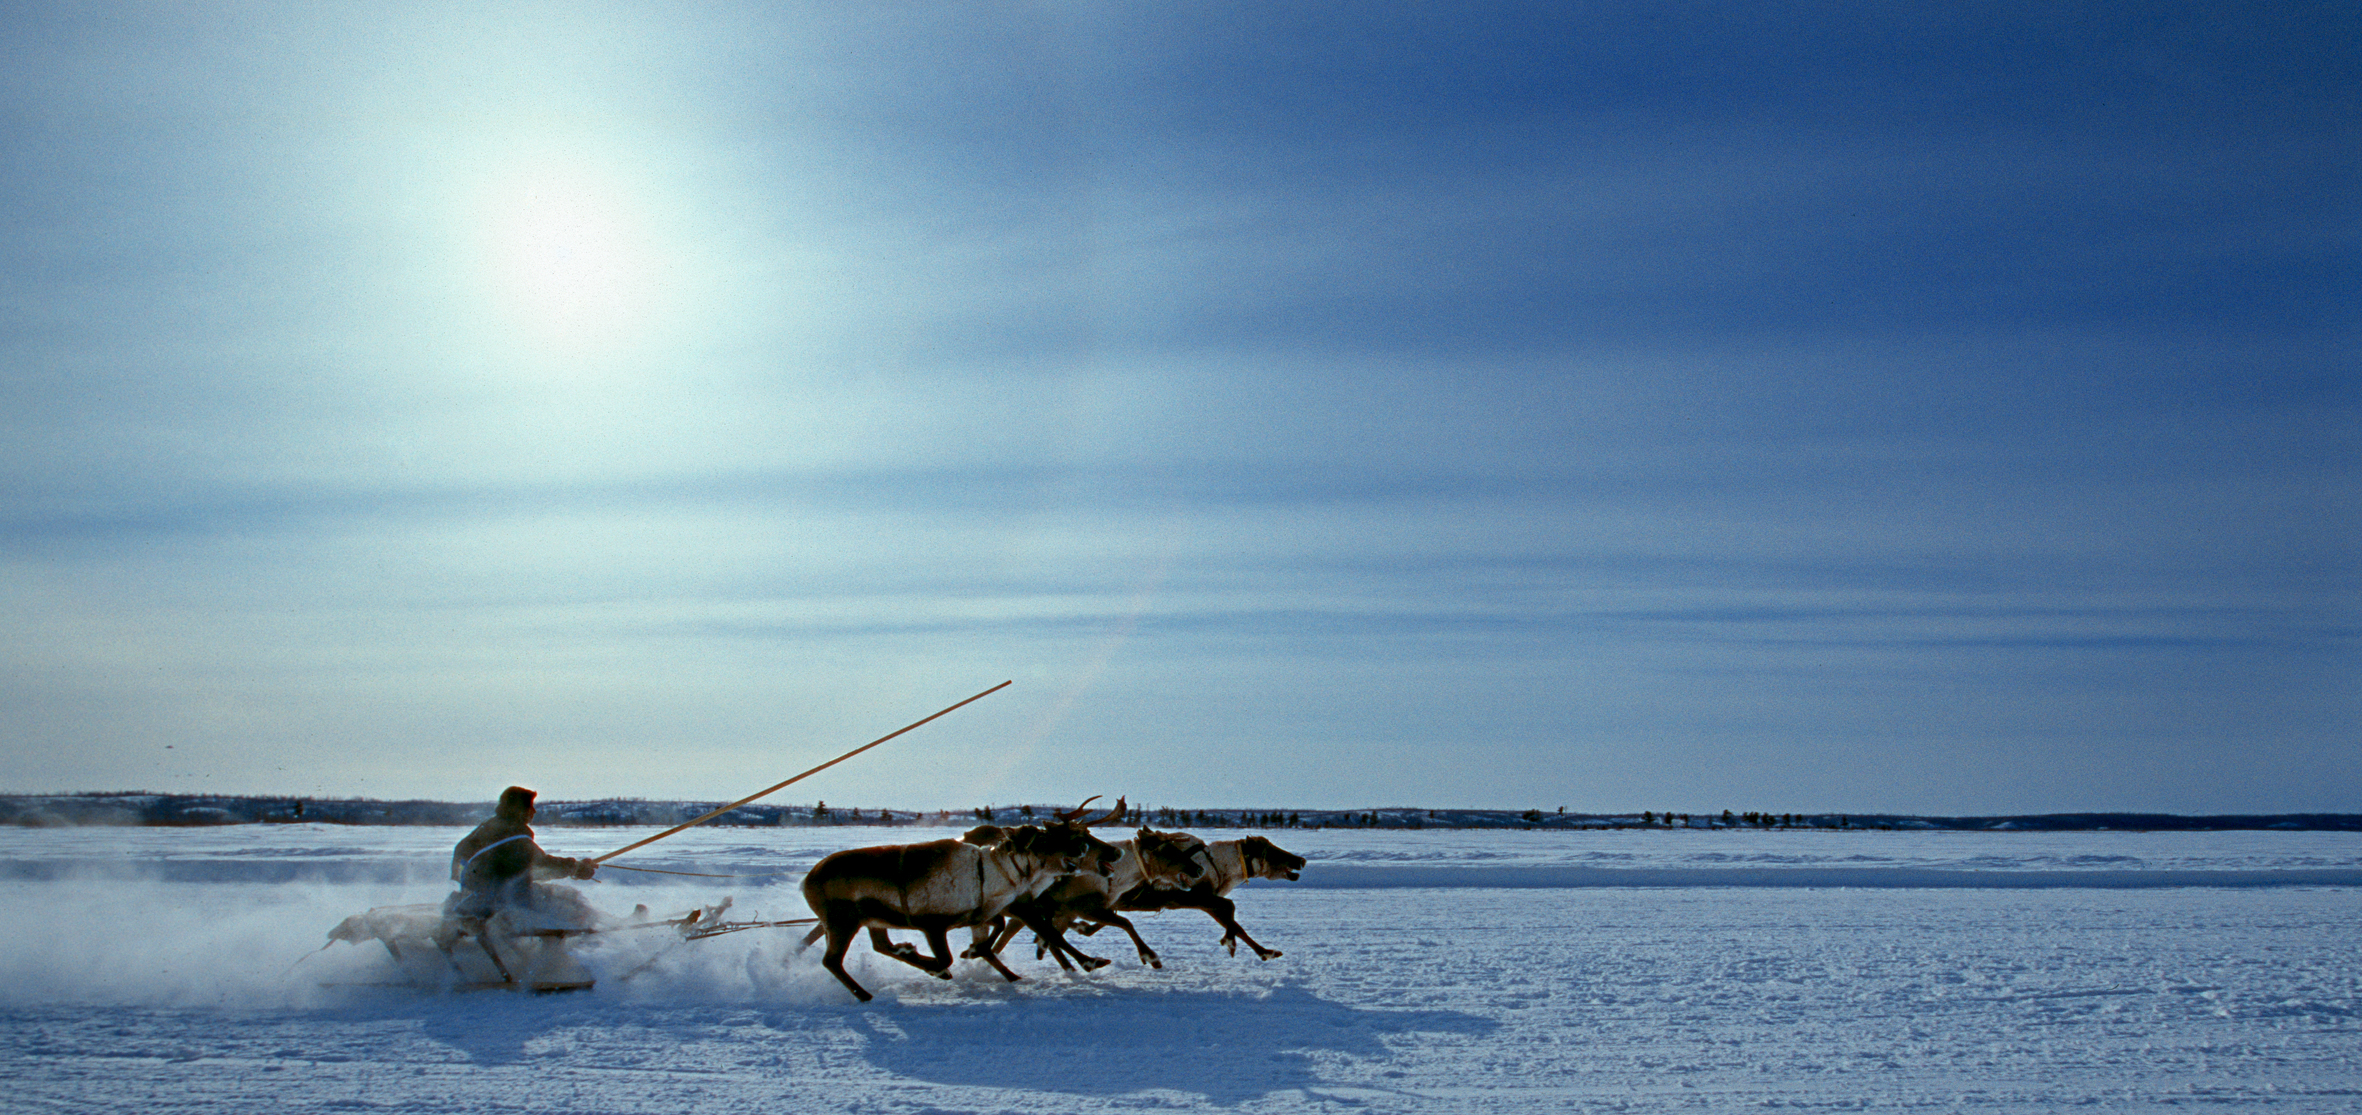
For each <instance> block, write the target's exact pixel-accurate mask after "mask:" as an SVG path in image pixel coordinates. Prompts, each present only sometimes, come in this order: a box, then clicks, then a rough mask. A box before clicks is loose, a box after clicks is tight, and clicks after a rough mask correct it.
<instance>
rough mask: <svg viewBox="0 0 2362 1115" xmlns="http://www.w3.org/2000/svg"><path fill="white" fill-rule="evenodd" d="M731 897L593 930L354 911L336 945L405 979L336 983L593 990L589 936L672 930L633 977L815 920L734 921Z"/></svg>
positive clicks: (403, 911)
mask: <svg viewBox="0 0 2362 1115" xmlns="http://www.w3.org/2000/svg"><path fill="white" fill-rule="evenodd" d="M729 908H730V899H727V898H725V899H723V900H722V901H721V902H719V903H717V904H715V905H712V906H706V907H702V908H700V909H695V910H691V911H689V912H688V913H686V914H681V915H678V916H675V917H669V918H657V919H649V918H648V916H647V915H648V908H647V907H646V906H641V907H639V908H637V909H635V910H633V911H632V915H631V917H630V918H629V919H626V920H622V921H615V922H610V923H606V924H595V925H590V926H551V925H540V924H535V923H534V922H533V921H532V920H531V916H532V915H531V913H530V912H526V911H510V910H503V911H499V912H496V913H494V914H492V915H491V916H490V917H483V918H474V917H461V916H457V915H452V914H446V913H444V912H443V906H442V905H441V904H439V903H421V904H418V905H412V906H379V907H376V908H374V909H371V910H368V911H366V912H364V913H358V914H354V915H353V916H351V917H349V918H346V919H344V920H343V921H342V922H339V923H337V926H336V928H334V929H331V930H329V931H328V944H327V945H323V946H321V947H322V948H323V949H325V948H328V947H330V946H333V945H334V944H336V942H338V941H344V942H346V943H348V944H353V945H359V944H361V943H363V942H366V941H376V942H378V943H380V944H382V945H384V946H385V950H386V953H387V955H389V956H391V957H392V958H393V961H394V964H395V966H396V967H397V968H399V969H400V971H401V975H402V977H403V978H401V979H398V980H390V981H376V982H374V983H366V984H336V985H334V986H389V987H420V988H435V989H449V990H455V991H476V990H503V991H532V992H537V993H543V994H547V993H554V992H563V991H588V990H590V989H591V987H592V986H593V984H594V983H595V980H594V979H593V978H592V976H591V974H590V972H589V970H588V969H586V968H584V967H583V965H582V963H581V961H579V960H578V959H576V958H575V956H574V954H573V952H572V951H571V949H570V943H571V942H575V941H580V940H582V939H584V938H591V937H601V936H617V935H626V934H628V935H633V936H641V935H654V934H656V931H659V930H671V931H672V933H673V934H674V939H673V940H671V941H670V942H664V943H663V944H662V947H659V948H658V949H657V950H656V951H655V952H654V953H653V954H652V955H650V956H649V957H648V958H647V959H646V960H643V961H641V962H640V963H639V964H638V965H637V966H635V967H633V968H632V969H631V970H629V971H627V972H625V973H624V974H623V975H621V976H618V977H616V978H617V979H618V980H626V979H630V978H632V977H633V976H636V975H639V974H640V973H641V972H644V971H647V970H648V969H649V968H651V967H653V966H654V965H655V964H656V962H657V961H659V960H661V959H663V958H664V957H665V956H666V955H667V954H668V953H670V952H671V950H672V948H674V947H678V946H679V945H683V944H686V943H688V942H690V941H701V940H704V939H706V938H708V937H719V936H721V935H722V934H725V933H737V932H741V931H743V930H748V929H770V928H775V927H779V926H789V925H809V924H811V922H812V919H811V918H796V919H791V920H787V921H726V920H723V917H722V914H723V912H724V911H726V910H728V909H729Z"/></svg>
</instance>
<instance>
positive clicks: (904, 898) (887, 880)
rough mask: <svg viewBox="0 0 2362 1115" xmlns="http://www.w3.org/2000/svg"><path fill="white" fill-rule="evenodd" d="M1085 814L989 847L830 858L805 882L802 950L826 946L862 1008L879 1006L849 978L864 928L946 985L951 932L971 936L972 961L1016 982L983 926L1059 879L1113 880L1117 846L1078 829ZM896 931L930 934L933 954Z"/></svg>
mask: <svg viewBox="0 0 2362 1115" xmlns="http://www.w3.org/2000/svg"><path fill="white" fill-rule="evenodd" d="M1119 809H1120V806H1119ZM1079 815H1080V811H1079V810H1078V811H1077V814H1076V817H1075V818H1074V819H1073V820H1069V819H1068V818H1067V817H1066V816H1065V815H1061V816H1060V819H1059V822H1058V823H1055V824H1052V825H1049V826H1046V827H1041V828H1036V827H1033V826H1031V825H1027V826H1022V827H1019V828H1014V829H1006V830H1003V833H1004V836H1003V839H1001V840H1000V841H998V842H997V843H995V844H993V845H991V846H989V847H982V846H978V845H976V844H970V843H965V842H962V841H958V840H932V841H928V842H926V843H924V844H887V845H881V846H878V847H874V848H854V849H850V850H847V851H842V852H836V853H833V854H831V855H829V856H828V857H826V858H824V859H822V860H821V861H820V862H819V863H817V864H814V865H813V867H812V871H811V873H810V874H807V875H805V876H804V901H805V903H806V904H808V905H810V906H811V907H812V913H813V914H815V915H817V916H818V917H819V919H820V925H819V927H818V928H816V929H814V930H813V931H812V933H811V934H810V935H809V936H807V937H805V938H804V944H805V945H806V946H809V945H811V943H812V942H814V941H816V940H819V939H820V938H821V937H823V936H825V937H827V938H828V949H827V951H826V952H825V953H823V954H822V956H821V960H820V963H821V966H822V967H825V968H827V969H828V970H829V973H830V974H832V975H834V976H836V977H837V980H838V981H839V982H841V983H843V984H844V985H845V989H846V990H848V991H851V992H852V993H853V997H854V998H856V999H859V1000H861V1001H862V1002H865V1003H866V1002H868V1001H869V1000H870V999H871V998H872V996H871V995H870V993H869V991H868V990H867V989H865V988H863V987H862V986H861V984H860V983H858V982H856V981H855V980H854V979H853V977H852V975H851V974H849V973H847V972H846V971H845V953H846V951H847V950H848V949H850V948H851V947H852V944H853V936H854V934H855V933H856V932H858V931H859V930H861V929H863V928H865V927H866V928H867V929H868V930H869V942H870V947H871V948H873V949H875V950H876V951H877V952H878V953H879V954H880V955H882V956H890V957H893V958H894V959H896V960H900V961H902V962H903V963H905V964H908V965H910V966H911V967H914V968H917V969H919V970H920V971H922V972H926V973H928V974H929V975H932V976H935V977H937V978H940V979H950V978H951V964H952V955H951V943H950V940H949V934H950V932H951V930H953V929H959V928H967V929H971V930H974V931H976V947H975V948H973V949H971V950H970V954H971V955H975V956H977V957H978V958H979V959H982V960H983V961H984V962H985V963H987V964H990V965H992V968H993V970H994V971H997V972H999V973H1000V974H1001V975H1002V976H1003V977H1005V978H1007V979H1010V980H1015V979H1017V978H1019V977H1018V975H1017V973H1015V972H1012V971H1010V970H1009V968H1008V965H1006V964H1003V963H1001V960H1000V957H999V956H997V955H995V954H994V952H993V951H992V949H991V948H990V943H991V942H990V939H989V935H988V934H987V933H986V932H984V928H983V927H984V926H986V925H987V924H988V923H990V922H991V921H992V920H993V919H994V918H996V917H999V916H1000V915H1001V914H1002V913H1003V912H1005V911H1007V910H1008V908H1009V905H1010V904H1011V903H1013V902H1017V901H1020V900H1022V899H1025V898H1028V897H1031V896H1033V895H1035V894H1039V893H1040V892H1041V891H1043V890H1045V889H1047V888H1048V887H1050V886H1051V885H1052V884H1054V883H1056V882H1057V881H1058V880H1060V879H1062V878H1066V877H1068V876H1072V875H1076V874H1080V873H1083V872H1086V871H1087V872H1095V873H1098V874H1102V875H1104V874H1106V873H1107V871H1108V870H1109V868H1110V866H1111V865H1112V864H1113V863H1114V862H1115V861H1116V859H1117V858H1118V855H1117V852H1116V849H1115V848H1114V846H1113V845H1110V844H1108V843H1107V842H1105V841H1103V840H1100V839H1098V838H1097V837H1094V836H1092V835H1091V834H1090V831H1089V829H1088V827H1087V826H1086V825H1085V824H1081V823H1076V822H1078V821H1079V820H1080V816H1079ZM889 929H912V930H917V931H918V932H920V933H922V934H925V935H926V939H927V945H928V948H929V949H931V950H932V954H931V955H921V954H920V953H919V951H918V950H917V949H914V948H912V947H911V946H909V945H907V944H903V943H899V942H897V941H895V940H894V939H893V938H891V937H889V936H887V935H886V931H887V930H889Z"/></svg>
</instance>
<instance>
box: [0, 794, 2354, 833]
mask: <svg viewBox="0 0 2362 1115" xmlns="http://www.w3.org/2000/svg"><path fill="white" fill-rule="evenodd" d="M720 804H721V803H719V802H696V801H647V800H642V799H638V798H607V799H602V800H597V801H558V800H552V799H549V798H543V799H542V801H541V810H540V816H539V817H538V819H537V821H536V823H537V824H540V825H543V826H554V827H565V826H622V825H658V826H663V825H676V824H679V823H681V822H683V821H686V820H689V819H691V818H694V817H697V816H699V815H701V814H704V813H707V812H710V811H711V810H713V809H714V808H716V807H717V806H719V805H720ZM1070 808H1072V806H1061V805H1042V804H1040V803H1035V804H1029V805H1009V806H1002V805H983V806H976V807H972V808H969V809H965V810H949V809H945V810H934V811H926V810H908V809H893V808H886V807H870V806H850V807H844V806H832V805H830V804H828V803H827V802H825V801H821V802H814V803H813V804H811V805H794V804H770V803H761V802H758V803H754V804H751V805H743V806H740V807H738V808H736V809H733V810H731V811H730V812H728V813H725V814H723V815H722V816H720V817H717V818H715V819H713V820H712V821H709V822H707V823H708V824H714V825H725V826H745V827H773V826H810V825H925V826H947V827H948V826H960V827H964V826H966V825H969V824H973V823H976V822H999V823H1017V824H1022V823H1025V822H1028V821H1035V820H1039V819H1040V818H1041V817H1043V816H1045V815H1048V814H1050V813H1055V812H1058V811H1060V810H1063V809H1070ZM491 812H492V803H491V802H490V801H482V802H444V801H424V800H409V801H378V800H374V799H369V798H313V797H284V796H267V795H228V794H164V793H151V792H146V791H125V792H113V793H82V794H4V795H0V825H15V826H29V827H44V826H58V825H163V826H195V825H236V824H334V825H472V824H475V823H476V822H478V821H481V820H483V819H484V818H485V817H487V816H490V815H491ZM1126 820H1127V821H1128V822H1129V823H1133V824H1148V825H1153V826H1156V827H1161V828H1176V829H1191V828H1242V829H1333V828H1363V829H1373V828H1374V829H1418V828H1508V829H1537V830H1592V829H1668V828H1684V829H1701V830H1728V829H1758V830H1801V829H1825V830H1842V831H1859V830H1865V829H1867V830H1873V831H1888V830H1900V829H1922V830H1924V829H1955V830H1996V829H2005V830H2006V829H2015V830H2025V831H2048V832H2059V831H2079V830H2081V831H2088V830H2096V829H2121V830H2140V831H2177V830H2178V831H2215V830H2226V829H2281V830H2313V831H2340V832H2362V814H2354V813H2278V814H2240V815H2223V816H2201V817H2187V816H2179V815H2174V814H2162V813H2050V814H2036V815H2025V816H2000V817H1917V816H1899V815H1890V814H1872V815H1863V814H1841V813H1768V812H1761V811H1749V812H1744V813H1734V812H1732V811H1731V810H1728V809H1725V810H1722V811H1721V812H1720V813H1719V814H1691V813H1681V812H1676V811H1674V810H1669V809H1668V810H1656V809H1647V810H1642V811H1640V812H1638V813H1569V812H1567V811H1566V810H1565V809H1564V808H1563V807H1561V808H1558V809H1554V810H1550V811H1544V810H1542V809H1539V808H1535V809H1524V810H1506V809H1428V808H1409V807H1394V808H1384V809H1339V810H1316V809H1290V810H1277V809H1194V808H1189V809H1185V808H1179V807H1175V806H1165V805H1160V806H1144V807H1141V808H1138V809H1136V810H1134V811H1133V812H1132V813H1131V815H1130V816H1129V817H1128V818H1126Z"/></svg>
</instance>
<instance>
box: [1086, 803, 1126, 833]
mask: <svg viewBox="0 0 2362 1115" xmlns="http://www.w3.org/2000/svg"><path fill="white" fill-rule="evenodd" d="M1083 804H1084V805H1089V804H1091V803H1090V802H1087V801H1086V802H1084V803H1083ZM1075 812H1077V813H1080V812H1082V810H1080V809H1077V810H1075ZM1123 817H1124V799H1122V798H1120V797H1119V798H1117V799H1115V808H1113V809H1110V810H1108V811H1107V815H1106V816H1104V817H1101V818H1099V819H1098V820H1095V821H1084V822H1083V824H1084V825H1086V826H1089V825H1120V824H1122V823H1123Z"/></svg>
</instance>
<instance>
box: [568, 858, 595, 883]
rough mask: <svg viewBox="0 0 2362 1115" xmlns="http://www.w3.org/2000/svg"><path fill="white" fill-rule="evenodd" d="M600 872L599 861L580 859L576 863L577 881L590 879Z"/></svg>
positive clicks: (575, 874)
mask: <svg viewBox="0 0 2362 1115" xmlns="http://www.w3.org/2000/svg"><path fill="white" fill-rule="evenodd" d="M598 870H599V861H597V860H589V859H578V860H575V861H574V877H575V878H577V879H588V878H590V877H591V876H592V875H594V874H596V873H597V872H598Z"/></svg>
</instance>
